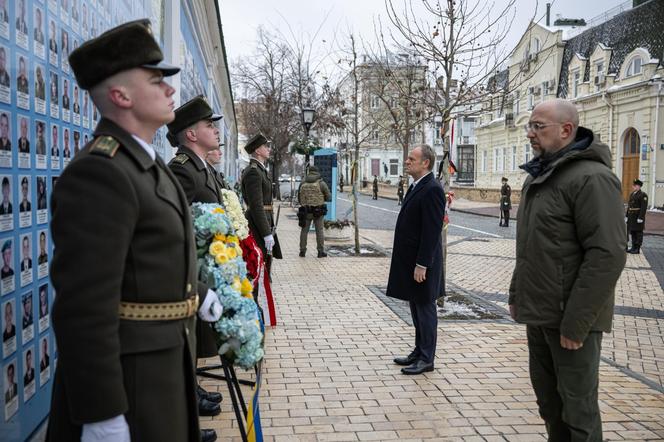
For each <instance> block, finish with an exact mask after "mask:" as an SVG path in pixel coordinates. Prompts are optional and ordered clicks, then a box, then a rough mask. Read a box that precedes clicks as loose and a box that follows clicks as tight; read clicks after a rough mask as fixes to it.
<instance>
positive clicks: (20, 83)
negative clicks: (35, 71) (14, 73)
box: [16, 55, 30, 94]
mask: <svg viewBox="0 0 664 442" xmlns="http://www.w3.org/2000/svg"><path fill="white" fill-rule="evenodd" d="M16 89H17V90H18V91H19V92H21V93H23V94H29V93H30V85H29V84H28V70H27V67H26V61H25V57H23V56H22V55H19V57H18V77H16Z"/></svg>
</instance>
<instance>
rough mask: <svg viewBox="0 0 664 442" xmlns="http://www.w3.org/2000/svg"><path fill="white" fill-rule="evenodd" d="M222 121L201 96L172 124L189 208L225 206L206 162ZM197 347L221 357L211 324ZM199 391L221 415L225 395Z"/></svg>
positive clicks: (204, 403)
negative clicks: (210, 205) (222, 397)
mask: <svg viewBox="0 0 664 442" xmlns="http://www.w3.org/2000/svg"><path fill="white" fill-rule="evenodd" d="M221 118H222V117H221V115H218V114H215V113H214V112H213V111H212V108H211V107H210V105H209V104H208V102H207V101H206V100H205V98H204V97H203V96H202V95H199V96H198V97H195V98H193V99H192V100H190V101H188V102H187V103H185V104H183V105H182V106H180V107H179V108H177V109H175V119H174V120H173V121H172V122H171V123H169V124H168V135H167V137H168V140H169V142H170V143H171V145H173V147H177V148H178V151H177V153H176V154H175V157H174V158H173V159H172V160H171V161H170V162H169V163H168V167H170V169H171V171H172V172H173V174H174V175H175V177H176V178H177V179H178V181H179V182H180V185H182V188H183V189H184V193H185V195H186V196H187V203H188V204H192V203H195V202H199V203H216V204H222V200H221V192H220V189H221V188H220V186H219V184H218V182H217V180H216V179H215V177H214V175H213V174H212V172H211V171H210V169H209V168H208V166H207V163H206V161H205V157H206V155H207V154H208V152H210V151H212V150H214V149H219V128H218V127H217V124H216V122H217V121H219V120H220V119H221ZM196 343H197V345H196V357H197V358H198V359H202V358H209V357H213V356H217V332H216V331H215V330H214V328H212V325H211V324H209V323H204V322H200V321H199V322H198V324H197V326H196ZM196 391H197V394H198V412H199V414H200V415H201V416H216V415H218V414H219V413H221V408H220V406H219V403H220V402H221V394H219V393H216V392H208V391H205V390H204V389H203V388H201V387H200V386H198V387H197V389H196Z"/></svg>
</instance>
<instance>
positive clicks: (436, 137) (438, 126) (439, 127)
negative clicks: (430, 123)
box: [433, 121, 443, 144]
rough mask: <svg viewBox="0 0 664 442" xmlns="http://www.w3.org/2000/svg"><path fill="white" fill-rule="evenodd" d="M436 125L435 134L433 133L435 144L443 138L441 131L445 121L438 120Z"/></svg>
mask: <svg viewBox="0 0 664 442" xmlns="http://www.w3.org/2000/svg"><path fill="white" fill-rule="evenodd" d="M434 126H435V130H434V134H433V139H434V143H435V144H440V143H441V141H442V138H441V136H440V132H441V131H442V129H443V122H442V121H436V123H435V125H434Z"/></svg>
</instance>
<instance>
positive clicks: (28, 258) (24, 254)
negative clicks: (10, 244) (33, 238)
mask: <svg viewBox="0 0 664 442" xmlns="http://www.w3.org/2000/svg"><path fill="white" fill-rule="evenodd" d="M30 269H32V251H31V250H30V237H29V236H28V235H25V236H23V239H21V271H22V272H25V271H26V270H30Z"/></svg>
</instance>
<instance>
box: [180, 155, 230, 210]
mask: <svg viewBox="0 0 664 442" xmlns="http://www.w3.org/2000/svg"><path fill="white" fill-rule="evenodd" d="M168 167H170V169H171V171H172V172H173V174H174V175H175V177H176V178H177V179H178V181H179V182H180V185H181V186H182V189H184V193H185V195H186V196H187V203H189V204H191V203H193V202H200V203H217V204H221V203H222V199H221V192H220V189H221V188H220V187H219V183H218V182H217V180H216V179H215V177H214V175H213V174H212V172H211V171H210V169H209V168H208V166H207V164H206V163H204V162H203V161H202V160H201V159H200V158H199V157H198V155H196V153H194V151H192V150H191V149H189V148H188V147H184V146H180V147H178V151H177V153H176V154H175V157H173V159H172V160H171V161H170V162H169V163H168Z"/></svg>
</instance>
